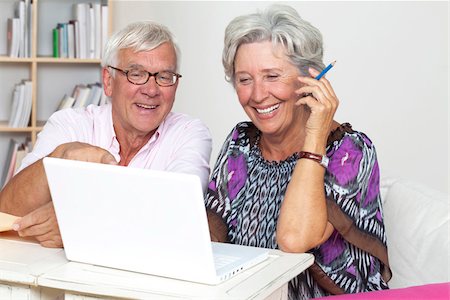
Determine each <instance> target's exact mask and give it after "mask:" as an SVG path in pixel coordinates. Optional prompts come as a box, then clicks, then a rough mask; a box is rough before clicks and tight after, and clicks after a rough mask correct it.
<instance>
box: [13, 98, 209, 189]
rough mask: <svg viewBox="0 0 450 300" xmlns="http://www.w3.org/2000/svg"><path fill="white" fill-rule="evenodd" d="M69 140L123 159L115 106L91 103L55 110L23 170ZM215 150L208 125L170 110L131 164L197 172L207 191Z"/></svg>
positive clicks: (135, 166) (26, 158)
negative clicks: (102, 149) (84, 105)
mask: <svg viewBox="0 0 450 300" xmlns="http://www.w3.org/2000/svg"><path fill="white" fill-rule="evenodd" d="M69 142H83V143H88V144H91V145H94V146H98V147H101V148H104V149H106V150H108V151H109V152H110V153H111V154H112V155H113V156H114V157H115V158H116V160H117V161H119V160H120V156H119V150H120V145H119V143H118V141H117V139H116V134H115V132H114V127H113V123H112V114H111V105H110V104H107V105H103V106H94V105H90V106H88V107H87V108H79V109H64V110H60V111H58V112H56V113H54V114H53V115H52V116H51V117H50V118H49V119H48V121H47V123H46V124H45V126H44V128H43V130H42V131H41V132H40V133H39V135H38V138H37V141H36V145H35V146H34V149H33V151H32V152H31V153H29V154H28V155H27V156H26V157H25V158H24V160H23V161H22V165H21V167H20V170H22V169H23V168H25V167H27V166H29V165H31V164H32V163H34V162H35V161H37V160H39V159H41V158H43V157H45V156H47V155H48V154H50V153H51V152H52V151H53V150H54V149H55V148H56V147H57V146H59V145H61V144H64V143H69ZM211 149H212V140H211V134H210V132H209V130H208V128H207V127H206V126H205V124H203V123H202V122H201V121H200V120H198V119H194V118H191V117H189V116H187V115H185V114H181V113H175V112H170V113H169V114H168V115H167V117H166V119H165V120H164V121H163V123H162V124H161V125H160V126H159V127H158V129H157V131H156V132H155V134H154V135H153V136H152V137H151V138H150V140H149V141H148V142H147V144H146V145H144V146H143V147H142V148H141V149H140V150H139V152H138V153H137V154H136V155H135V156H134V157H133V159H132V160H131V161H130V163H129V165H128V166H129V167H133V168H145V169H154V170H165V171H173V172H182V173H190V174H195V175H198V176H199V177H200V179H201V181H202V184H203V188H204V190H206V185H207V182H208V176H209V159H210V155H211Z"/></svg>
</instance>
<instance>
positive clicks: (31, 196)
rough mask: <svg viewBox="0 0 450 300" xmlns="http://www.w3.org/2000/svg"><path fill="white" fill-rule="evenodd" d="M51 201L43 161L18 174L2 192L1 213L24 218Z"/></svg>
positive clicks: (0, 196)
mask: <svg viewBox="0 0 450 300" xmlns="http://www.w3.org/2000/svg"><path fill="white" fill-rule="evenodd" d="M49 201H50V190H49V189H48V184H47V178H46V176H45V171H44V166H43V163H42V159H40V160H38V161H36V162H35V163H33V164H32V165H30V166H28V167H27V168H25V169H23V170H22V171H20V172H19V173H18V174H16V175H15V176H14V177H13V178H11V180H10V181H9V182H8V184H7V185H6V186H5V187H4V188H3V190H2V191H1V192H0V211H2V212H6V213H9V214H12V215H16V216H24V215H26V214H28V213H30V212H31V211H33V210H35V209H37V208H39V207H41V206H42V205H44V204H46V203H47V202H49Z"/></svg>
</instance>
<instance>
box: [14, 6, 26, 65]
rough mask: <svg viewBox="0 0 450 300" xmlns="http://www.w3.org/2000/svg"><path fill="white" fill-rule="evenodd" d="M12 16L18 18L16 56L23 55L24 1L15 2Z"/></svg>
mask: <svg viewBox="0 0 450 300" xmlns="http://www.w3.org/2000/svg"><path fill="white" fill-rule="evenodd" d="M14 16H15V17H16V18H18V19H19V55H18V57H25V25H26V21H25V1H23V0H22V1H19V2H17V3H16V7H15V10H14Z"/></svg>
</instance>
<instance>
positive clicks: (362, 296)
mask: <svg viewBox="0 0 450 300" xmlns="http://www.w3.org/2000/svg"><path fill="white" fill-rule="evenodd" d="M319 299H323V300H325V299H327V300H328V299H329V300H345V299H348V300H367V299H369V300H370V299H377V300H378V299H381V300H382V299H396V300H397V299H405V300H411V299H417V300H419V299H420V300H422V299H427V300H428V299H430V300H448V299H450V282H443V283H434V284H426V285H419V286H412V287H407V288H401V289H391V290H383V291H376V292H367V293H357V294H346V295H339V296H331V297H323V298H319Z"/></svg>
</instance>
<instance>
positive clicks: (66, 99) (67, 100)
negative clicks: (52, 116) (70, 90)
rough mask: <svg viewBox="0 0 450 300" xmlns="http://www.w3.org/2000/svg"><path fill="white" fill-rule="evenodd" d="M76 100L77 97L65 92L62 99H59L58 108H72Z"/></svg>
mask: <svg viewBox="0 0 450 300" xmlns="http://www.w3.org/2000/svg"><path fill="white" fill-rule="evenodd" d="M74 102H75V98H74V97H72V96H69V95H67V94H65V95H64V96H63V97H62V98H61V101H59V105H58V108H57V109H56V110H61V109H65V108H71V107H72V106H73V103H74Z"/></svg>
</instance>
